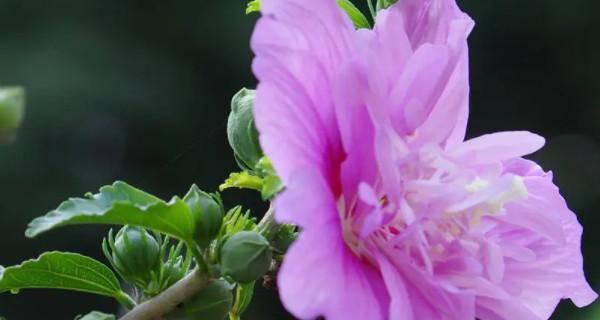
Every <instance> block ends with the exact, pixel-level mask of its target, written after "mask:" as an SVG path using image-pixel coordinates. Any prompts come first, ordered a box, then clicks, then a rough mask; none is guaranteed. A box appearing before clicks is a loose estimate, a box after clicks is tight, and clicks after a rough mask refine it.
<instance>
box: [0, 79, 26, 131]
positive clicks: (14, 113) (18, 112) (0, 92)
mask: <svg viewBox="0 0 600 320" xmlns="http://www.w3.org/2000/svg"><path fill="white" fill-rule="evenodd" d="M24 113H25V93H24V91H23V89H22V88H18V87H16V88H0V143H3V142H11V141H12V140H14V138H15V135H16V132H17V129H18V128H19V126H20V125H21V122H22V121H23V115H24Z"/></svg>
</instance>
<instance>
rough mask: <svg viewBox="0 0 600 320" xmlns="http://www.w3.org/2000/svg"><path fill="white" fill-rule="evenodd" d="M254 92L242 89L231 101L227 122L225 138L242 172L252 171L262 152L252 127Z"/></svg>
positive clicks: (256, 133) (256, 134)
mask: <svg viewBox="0 0 600 320" xmlns="http://www.w3.org/2000/svg"><path fill="white" fill-rule="evenodd" d="M254 98H255V91H254V90H248V89H242V90H240V91H239V92H238V93H236V94H235V96H233V99H232V100H231V113H230V114H229V120H228V121H227V138H228V140H229V144H230V145H231V148H232V149H233V153H234V155H235V159H236V161H237V163H238V165H239V166H240V168H242V170H247V171H254V170H255V167H256V164H257V163H258V160H260V158H262V156H263V152H262V149H261V148H260V144H259V142H258V131H257V130H256V127H255V126H254V114H253V113H252V109H253V106H254Z"/></svg>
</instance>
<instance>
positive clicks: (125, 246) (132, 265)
mask: <svg viewBox="0 0 600 320" xmlns="http://www.w3.org/2000/svg"><path fill="white" fill-rule="evenodd" d="M111 247H112V248H113V252H112V263H113V265H114V267H115V268H116V269H117V271H118V272H119V273H120V274H121V275H122V276H123V278H124V279H125V280H127V281H129V282H132V283H135V284H147V283H148V282H150V280H151V273H152V271H153V270H155V269H156V267H157V265H158V263H159V261H160V248H159V245H158V242H157V241H156V239H154V237H152V236H151V235H150V234H149V233H148V231H146V230H145V229H143V228H139V227H133V226H125V227H123V228H122V229H121V230H119V232H118V233H117V236H116V237H115V239H114V244H112V245H111Z"/></svg>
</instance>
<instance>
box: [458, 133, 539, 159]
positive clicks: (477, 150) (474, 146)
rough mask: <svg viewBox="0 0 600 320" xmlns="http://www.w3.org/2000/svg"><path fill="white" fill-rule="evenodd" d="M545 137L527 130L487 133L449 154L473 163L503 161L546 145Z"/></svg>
mask: <svg viewBox="0 0 600 320" xmlns="http://www.w3.org/2000/svg"><path fill="white" fill-rule="evenodd" d="M544 143H545V140H544V138H542V137H540V136H538V135H537V134H533V133H531V132H527V131H508V132H498V133H493V134H486V135H483V136H480V137H477V138H474V139H471V140H467V141H465V142H464V143H462V144H460V145H457V146H456V147H454V148H451V149H450V150H449V152H448V156H450V157H451V158H454V159H455V160H457V161H460V162H462V163H468V164H471V165H478V164H486V163H493V162H501V161H504V160H508V159H511V158H517V157H521V156H524V155H528V154H531V153H533V152H535V151H537V150H539V149H540V148H541V147H543V146H544Z"/></svg>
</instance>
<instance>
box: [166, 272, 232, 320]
mask: <svg viewBox="0 0 600 320" xmlns="http://www.w3.org/2000/svg"><path fill="white" fill-rule="evenodd" d="M231 289H232V288H231V285H230V284H229V283H227V281H225V280H222V279H221V280H216V281H214V282H212V283H211V284H209V285H208V286H207V287H206V288H204V289H203V290H202V291H200V292H198V293H197V294H196V295H194V296H192V297H191V298H190V299H189V300H187V301H186V302H184V303H183V304H182V305H180V306H179V307H178V308H177V309H176V310H175V311H173V312H172V313H170V314H168V315H167V320H200V319H201V320H223V319H224V318H225V317H226V316H227V314H228V313H229V310H231V306H232V305H233V293H232V292H231Z"/></svg>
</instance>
